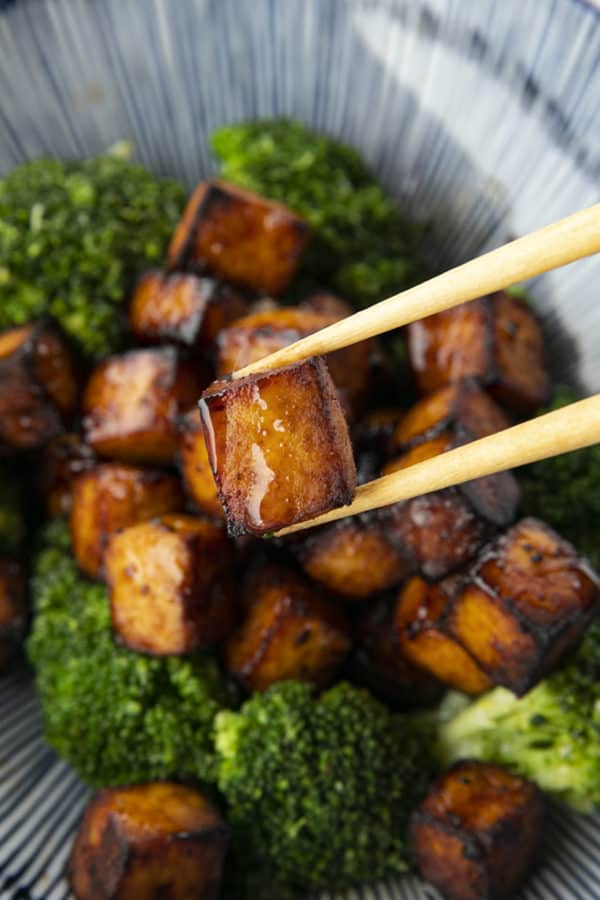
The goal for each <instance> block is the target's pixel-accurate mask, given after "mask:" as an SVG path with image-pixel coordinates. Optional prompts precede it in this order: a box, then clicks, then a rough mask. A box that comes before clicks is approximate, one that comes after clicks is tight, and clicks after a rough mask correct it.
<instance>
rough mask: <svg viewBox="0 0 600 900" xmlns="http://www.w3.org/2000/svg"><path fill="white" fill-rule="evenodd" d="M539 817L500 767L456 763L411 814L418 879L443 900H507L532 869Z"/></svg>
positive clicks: (539, 810)
mask: <svg viewBox="0 0 600 900" xmlns="http://www.w3.org/2000/svg"><path fill="white" fill-rule="evenodd" d="M543 816H544V804H543V798H542V794H541V792H540V791H539V790H538V788H537V787H536V786H535V785H534V784H532V782H530V781H527V780H526V779H524V778H520V777H518V776H517V775H513V774H511V773H510V772H508V771H506V770H505V769H502V768H500V767H499V766H494V765H490V764H488V763H479V762H459V763H457V764H456V765H455V766H453V767H452V768H451V769H450V770H449V771H447V772H446V773H445V774H444V775H442V777H441V778H440V779H439V780H438V781H437V782H436V784H434V785H433V787H432V788H431V789H430V791H429V794H428V795H427V797H426V798H425V799H424V800H423V802H422V803H421V804H420V806H419V807H418V808H417V810H416V811H415V812H414V813H413V816H412V819H411V826H410V838H411V843H412V847H413V853H414V856H415V860H416V862H417V865H418V868H419V870H420V872H421V875H422V876H423V878H425V880H426V881H429V882H430V883H431V884H432V885H433V886H434V887H436V888H437V889H438V890H439V891H440V893H441V894H442V896H443V897H444V898H446V900H512V898H514V897H516V895H517V891H518V889H519V887H520V886H521V884H522V882H523V881H524V879H525V878H526V877H527V875H528V874H529V872H530V871H531V869H532V866H533V864H534V862H535V859H536V854H537V852H538V849H539V846H540V842H541V835H542V825H543Z"/></svg>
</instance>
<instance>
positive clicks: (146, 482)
mask: <svg viewBox="0 0 600 900" xmlns="http://www.w3.org/2000/svg"><path fill="white" fill-rule="evenodd" d="M183 502H184V501H183V496H182V493H181V487H180V485H179V479H178V478H177V477H176V476H175V475H170V474H167V473H165V472H160V471H158V470H154V469H139V468H136V467H134V466H124V465H119V464H118V463H102V464H100V465H97V466H96V467H95V468H93V469H90V470H89V471H87V472H83V473H82V474H81V475H78V476H77V477H76V478H75V479H74V480H73V482H72V500H71V540H72V543H73V555H74V556H75V559H76V560H77V562H78V564H79V568H80V569H81V570H82V571H83V572H85V574H86V575H89V576H90V578H99V577H101V576H102V571H103V562H104V553H105V550H106V545H107V543H108V538H109V537H110V536H111V534H114V532H115V531H118V530H119V529H120V528H127V526H128V525H136V524H137V523H138V522H145V521H146V520H147V519H153V518H154V517H155V516H162V515H166V514H167V513H171V512H179V511H180V510H181V509H182V508H183Z"/></svg>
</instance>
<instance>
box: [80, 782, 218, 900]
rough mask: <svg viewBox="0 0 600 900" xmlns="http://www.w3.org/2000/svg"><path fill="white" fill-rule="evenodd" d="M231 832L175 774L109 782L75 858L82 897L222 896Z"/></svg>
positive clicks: (86, 820) (212, 899)
mask: <svg viewBox="0 0 600 900" xmlns="http://www.w3.org/2000/svg"><path fill="white" fill-rule="evenodd" d="M227 840H228V833H227V828H226V826H225V823H224V822H223V819H222V818H221V816H220V814H219V812H218V811H217V809H216V808H215V807H214V806H213V804H212V803H211V802H210V801H209V800H208V799H207V798H206V797H205V796H204V795H203V794H201V793H200V792H199V791H197V790H195V789H193V788H191V787H186V786H184V785H182V784H175V783H172V782H168V781H156V782H152V783H148V784H137V785H134V786H132V787H120V788H105V789H104V790H102V791H98V793H96V794H95V795H94V796H93V797H92V799H91V801H90V803H89V805H88V807H87V809H86V812H85V815H84V817H83V821H82V822H81V825H80V827H79V831H78V833H77V837H76V839H75V843H74V846H73V850H72V852H71V857H70V860H69V880H70V883H71V888H72V890H73V894H74V896H75V898H76V900H100V898H104V900H108V898H115V900H116V898H118V900H158V898H159V897H163V898H165V900H166V898H169V900H217V898H218V896H219V890H220V882H221V874H222V870H223V860H224V856H225V850H226V847H227Z"/></svg>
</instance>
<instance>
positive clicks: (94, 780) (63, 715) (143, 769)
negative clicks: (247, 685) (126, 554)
mask: <svg viewBox="0 0 600 900" xmlns="http://www.w3.org/2000/svg"><path fill="white" fill-rule="evenodd" d="M43 537H44V540H43V549H42V550H41V552H40V554H39V555H38V557H37V560H36V562H35V567H34V576H33V581H32V594H33V602H34V606H35V613H36V615H35V618H34V622H33V630H32V634H31V637H30V638H29V641H28V653H29V657H30V659H31V661H32V663H33V665H34V666H35V669H36V682H37V688H38V693H39V697H40V701H41V706H42V713H43V718H44V730H45V736H46V739H47V740H48V743H49V744H51V745H52V746H53V747H54V748H55V750H56V751H57V752H58V753H59V754H60V755H61V756H63V757H64V758H65V759H66V760H68V761H69V762H70V763H71V764H72V765H73V766H74V768H75V769H76V770H77V772H78V773H79V775H80V776H81V777H82V778H83V779H84V780H85V781H87V782H88V783H89V784H92V785H107V784H111V785H116V784H123V783H129V782H137V781H144V780H147V779H155V778H166V777H169V776H181V777H196V778H202V779H204V778H210V776H211V773H212V772H213V764H214V752H213V751H214V745H213V739H212V728H213V719H214V716H215V714H216V713H217V711H218V710H219V709H220V708H221V707H223V706H226V705H229V704H230V702H231V700H232V696H231V692H230V690H229V689H228V687H227V686H226V685H225V684H224V682H223V681H222V679H221V676H220V674H219V671H218V669H217V666H216V664H215V663H214V662H213V661H212V660H210V659H208V658H206V657H202V656H196V657H194V658H188V659H180V658H175V657H173V658H163V659H159V658H152V657H148V656H141V655H139V654H137V653H133V652H131V651H130V650H126V649H124V648H122V647H118V646H117V645H116V644H115V643H114V641H113V637H112V631H111V624H110V613H109V606H108V598H107V591H106V588H105V587H104V586H103V585H100V584H93V583H91V582H88V581H86V580H85V579H84V578H83V577H82V576H81V574H80V573H79V570H78V569H77V566H76V564H75V561H74V560H73V558H72V556H71V554H70V539H69V534H68V527H67V525H66V524H65V523H64V522H63V521H61V520H56V521H54V522H52V523H50V525H49V526H47V527H46V530H45V534H44V536H43Z"/></svg>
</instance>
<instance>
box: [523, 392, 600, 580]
mask: <svg viewBox="0 0 600 900" xmlns="http://www.w3.org/2000/svg"><path fill="white" fill-rule="evenodd" d="M577 399H579V398H578V396H577V393H576V391H574V390H573V389H572V388H570V387H559V388H557V390H556V394H555V397H554V401H553V403H552V405H551V406H550V407H549V408H548V409H547V410H542V412H548V411H549V410H550V409H559V408H560V407H561V406H565V405H566V404H567V403H573V401H575V400H577ZM517 475H518V477H519V481H520V484H521V495H522V504H521V505H522V510H523V513H524V514H526V515H530V516H538V517H539V518H541V519H543V520H544V521H545V522H548V524H549V525H552V526H553V527H554V528H556V530H557V531H558V532H559V533H560V534H562V535H563V536H564V537H566V538H567V539H568V540H569V541H572V542H573V544H574V545H575V546H576V547H577V549H578V550H580V551H581V552H582V553H584V554H585V555H586V556H587V557H588V558H589V559H590V561H591V563H592V565H594V566H596V567H600V539H599V537H598V530H597V522H598V520H599V519H600V445H597V446H595V447H587V448H585V449H584V450H576V451H574V452H573V453H564V454H563V455H562V456H555V457H553V458H552V459H544V460H542V461H541V462H537V463H533V464H532V465H530V466H525V467H523V468H522V469H519V470H518V471H517Z"/></svg>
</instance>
